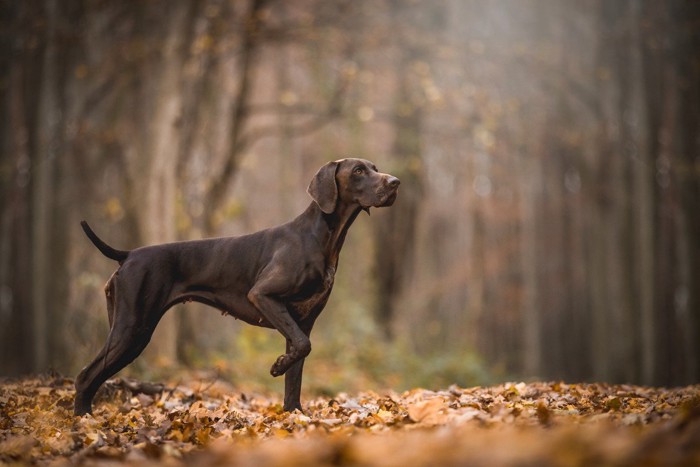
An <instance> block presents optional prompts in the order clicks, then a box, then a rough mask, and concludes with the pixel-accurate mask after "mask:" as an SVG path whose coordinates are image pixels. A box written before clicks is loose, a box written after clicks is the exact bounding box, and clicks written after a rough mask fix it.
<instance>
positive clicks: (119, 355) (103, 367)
mask: <svg viewBox="0 0 700 467" xmlns="http://www.w3.org/2000/svg"><path fill="white" fill-rule="evenodd" d="M111 291H112V292H117V295H116V296H112V297H111V299H112V300H111V303H112V304H113V306H115V308H114V309H113V310H112V326H111V329H110V331H109V336H108V337H107V342H106V343H105V345H104V347H103V348H102V350H101V351H100V352H99V354H97V356H96V357H95V359H94V360H93V361H92V362H90V364H89V365H87V366H86V367H85V368H84V369H83V370H82V371H81V372H80V374H79V375H78V377H77V378H76V380H75V389H76V395H75V407H74V412H75V414H76V415H83V414H86V413H90V412H91V411H92V399H93V398H94V397H95V394H96V393H97V390H98V389H99V387H100V386H101V385H102V383H104V382H105V381H107V379H108V378H110V377H111V376H113V375H114V374H116V373H117V372H119V371H120V370H121V369H122V368H124V367H125V366H127V365H128V364H129V363H131V362H132V361H134V359H136V357H138V356H139V355H140V354H141V352H143V350H144V349H145V348H146V346H147V345H148V343H149V342H150V340H151V336H152V335H153V331H154V330H155V328H156V325H157V324H158V321H159V320H160V317H161V316H162V311H160V310H159V309H158V308H150V307H149V308H146V309H151V310H157V311H155V312H153V311H152V312H150V313H145V312H143V310H144V308H143V307H144V305H141V307H140V309H139V308H137V306H138V305H137V303H136V301H137V300H136V299H135V297H133V298H132V299H131V300H128V301H127V300H125V299H124V297H123V296H122V295H123V294H121V288H120V287H119V284H117V285H116V287H113V288H111ZM109 303H110V300H109V299H108V307H109V306H110V305H109ZM147 305H151V306H154V305H156V304H155V303H150V304H146V306H147Z"/></svg>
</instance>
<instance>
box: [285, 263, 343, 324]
mask: <svg viewBox="0 0 700 467" xmlns="http://www.w3.org/2000/svg"><path fill="white" fill-rule="evenodd" d="M334 281H335V267H333V266H328V267H327V268H326V271H325V274H324V275H323V277H322V278H321V280H320V281H319V283H318V284H317V285H316V286H315V287H314V288H313V290H312V291H311V294H310V295H309V296H308V297H306V298H303V299H301V300H295V301H293V302H291V303H290V304H289V306H290V308H292V310H293V311H294V314H295V315H296V317H297V319H298V320H299V321H302V320H304V319H306V318H308V317H309V316H313V315H317V314H318V313H320V312H321V310H323V307H324V306H325V305H326V302H328V297H329V296H330V295H331V290H333V282H334Z"/></svg>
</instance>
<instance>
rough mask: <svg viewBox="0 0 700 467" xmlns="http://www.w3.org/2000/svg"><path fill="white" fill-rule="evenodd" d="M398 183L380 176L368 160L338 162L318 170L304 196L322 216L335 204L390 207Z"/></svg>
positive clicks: (367, 207)
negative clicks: (307, 196)
mask: <svg viewBox="0 0 700 467" xmlns="http://www.w3.org/2000/svg"><path fill="white" fill-rule="evenodd" d="M400 183H401V181H400V180H399V179H398V178H396V177H394V176H393V175H389V174H385V173H381V172H379V171H378V170H377V167H376V166H375V165H374V164H373V163H372V162H370V161H367V160H364V159H340V160H337V161H334V162H329V163H328V164H326V165H324V166H323V167H321V168H320V169H319V170H318V172H316V175H315V176H314V178H313V179H312V180H311V183H310V184H309V188H308V190H307V191H308V193H309V194H310V195H311V197H312V198H313V199H314V201H316V204H318V205H319V207H320V208H321V210H322V211H323V212H325V213H326V214H330V213H332V212H333V211H335V209H336V206H337V204H338V202H339V201H341V202H343V203H347V204H356V205H358V206H359V207H361V208H362V209H364V210H366V211H367V212H369V208H370V207H384V206H391V205H392V204H394V201H395V200H396V195H397V193H398V189H399V184H400Z"/></svg>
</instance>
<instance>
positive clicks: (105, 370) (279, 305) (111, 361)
mask: <svg viewBox="0 0 700 467" xmlns="http://www.w3.org/2000/svg"><path fill="white" fill-rule="evenodd" d="M399 183H400V182H399V179H398V178H396V177H393V176H391V175H389V174H384V173H379V172H378V171H377V168H376V167H375V166H374V164H372V163H371V162H369V161H366V160H363V159H341V160H338V161H335V162H329V163H328V164H326V165H324V166H323V167H321V168H320V169H319V171H318V172H317V173H316V175H315V176H314V178H313V180H311V183H310V185H309V188H308V190H307V191H308V193H309V195H311V198H313V202H312V203H311V204H310V205H309V207H308V208H307V209H306V211H304V212H303V213H302V214H301V215H299V216H298V217H297V218H296V219H294V220H292V221H291V222H288V223H286V224H283V225H280V226H277V227H272V228H270V229H266V230H262V231H260V232H256V233H253V234H250V235H243V236H240V237H229V238H213V239H206V240H194V241H186V242H176V243H167V244H163V245H155V246H147V247H142V248H137V249H135V250H132V251H123V250H116V249H114V248H112V247H111V246H109V245H107V244H106V243H105V242H103V241H102V240H101V239H100V238H99V237H98V236H97V235H96V234H95V233H94V232H93V231H92V229H90V227H89V226H88V225H87V223H86V222H85V221H83V222H82V223H81V225H82V227H83V230H84V231H85V234H86V235H87V236H88V238H89V239H90V240H91V241H92V243H94V244H95V246H96V247H97V248H98V249H99V250H100V251H101V252H102V254H103V255H105V256H106V257H108V258H111V259H113V260H115V261H118V262H119V268H118V269H117V270H116V272H114V274H112V277H111V278H110V279H109V281H108V282H107V285H106V286H105V294H106V296H107V315H108V317H109V325H110V331H109V335H108V337H107V342H106V344H105V346H104V347H103V348H102V350H101V351H100V353H99V354H98V355H97V357H95V359H94V360H93V361H92V362H91V363H90V364H89V365H88V366H86V367H85V368H84V369H83V370H82V371H81V372H80V374H79V375H78V377H77V379H76V382H75V388H76V396H75V414H76V415H83V414H86V413H89V412H91V410H92V399H93V397H94V396H95V393H96V392H97V389H98V388H99V387H100V386H101V385H102V383H104V382H105V381H106V380H107V378H109V377H111V376H112V375H114V374H115V373H117V372H118V371H119V370H121V369H122V368H124V367H125V366H126V365H128V364H129V363H131V362H132V361H133V360H134V359H135V358H136V357H138V356H139V355H140V354H141V352H142V351H143V349H144V348H146V345H148V342H149V341H150V339H151V335H152V334H153V331H154V329H155V327H156V325H157V324H158V321H160V319H161V317H162V316H163V314H164V313H165V312H166V311H167V310H168V309H169V308H170V307H172V306H173V305H175V304H177V303H182V302H186V301H191V300H194V301H197V302H202V303H205V304H207V305H210V306H213V307H215V308H218V309H219V310H221V311H223V312H225V313H228V314H230V315H232V316H234V317H236V318H239V319H241V320H243V321H246V322H247V323H250V324H253V325H255V326H263V327H267V328H274V329H277V330H278V331H279V332H280V333H281V334H282V335H283V336H284V338H285V339H286V342H287V347H286V353H285V354H284V355H281V356H280V357H279V358H277V361H275V363H274V364H273V365H272V368H271V369H270V373H271V374H272V376H280V375H282V374H284V375H285V381H284V382H285V385H284V410H287V411H292V410H294V409H299V410H301V402H300V400H299V396H300V393H301V377H302V369H303V366H304V359H305V357H306V356H307V355H308V354H309V352H311V342H310V341H309V334H310V333H311V328H312V327H313V325H314V322H315V321H316V318H317V317H318V315H319V314H320V313H321V311H322V310H323V308H324V307H325V305H326V302H327V301H328V297H329V296H330V293H331V289H332V288H333V281H334V278H335V271H336V268H337V266H338V255H339V253H340V249H341V248H342V246H343V242H344V241H345V235H346V234H347V231H348V228H349V227H350V225H351V224H352V223H353V221H354V220H355V218H356V217H357V215H358V214H359V213H360V211H361V210H366V211H367V212H368V213H369V208H370V207H382V206H391V205H392V204H393V203H394V200H396V195H397V192H398V186H399Z"/></svg>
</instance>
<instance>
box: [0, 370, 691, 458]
mask: <svg viewBox="0 0 700 467" xmlns="http://www.w3.org/2000/svg"><path fill="white" fill-rule="evenodd" d="M73 396H74V390H73V385H72V380H69V379H67V378H62V377H58V376H53V377H49V376H45V377H40V378H32V379H21V380H4V381H0V464H1V463H7V464H17V465H24V464H51V465H62V464H83V465H114V464H115V463H123V464H133V465H136V464H138V465H143V464H146V465H147V464H149V463H150V464H154V465H155V464H168V465H200V464H201V465H230V464H235V465H251V466H253V465H254V466H260V465H280V466H281V465H285V466H288V465H305V466H306V465H382V466H384V465H386V466H389V465H392V466H393V465H396V466H407V465H411V466H413V465H455V464H459V465H474V466H482V465H483V466H492V465H544V466H546V465H566V466H574V465H630V466H633V465H634V466H636V465H669V464H670V465H700V386H689V387H685V388H678V389H660V388H651V387H640V386H629V385H608V384H564V383H531V384H525V383H507V384H502V385H498V386H493V387H474V388H460V387H456V386H452V387H449V388H446V389H444V390H441V391H429V390H424V389H413V390H410V391H406V392H403V393H394V392H385V393H381V394H377V393H373V392H366V393H358V394H338V395H336V396H335V397H333V398H329V397H325V398H316V399H311V400H308V399H307V400H305V401H304V404H305V407H306V413H305V414H302V413H300V412H294V413H284V412H283V411H282V407H281V405H280V400H279V399H278V398H277V397H276V396H264V395H260V394H252V393H241V392H240V391H237V390H236V388H234V387H232V386H230V385H228V384H226V383H223V382H221V381H218V380H211V381H204V380H200V381H197V382H193V383H189V384H182V383H173V384H171V385H167V384H166V385H154V384H145V383H141V382H138V381H134V380H124V379H116V380H111V381H109V382H108V383H107V384H106V385H105V389H104V390H103V391H101V392H100V393H99V394H98V396H99V397H98V399H97V400H96V404H95V410H94V415H93V416H85V417H74V416H73V414H72V410H73Z"/></svg>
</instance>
